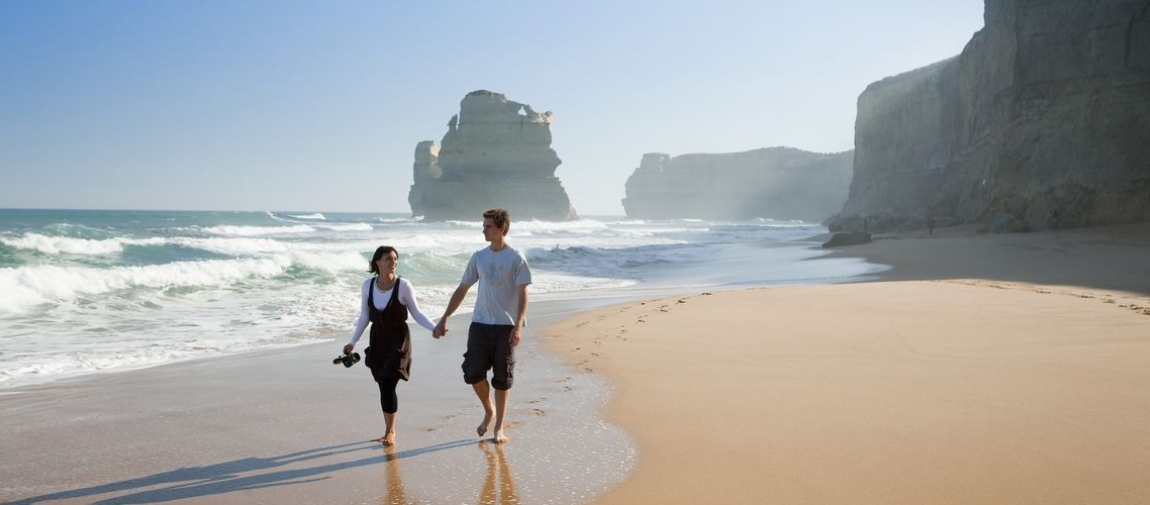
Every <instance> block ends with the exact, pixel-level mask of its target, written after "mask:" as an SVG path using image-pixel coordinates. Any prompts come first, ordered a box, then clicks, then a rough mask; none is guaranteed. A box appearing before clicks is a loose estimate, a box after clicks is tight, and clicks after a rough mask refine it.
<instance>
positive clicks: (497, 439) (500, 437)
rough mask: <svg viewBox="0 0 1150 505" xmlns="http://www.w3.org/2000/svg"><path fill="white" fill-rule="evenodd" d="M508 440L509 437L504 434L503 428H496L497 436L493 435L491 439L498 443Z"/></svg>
mask: <svg viewBox="0 0 1150 505" xmlns="http://www.w3.org/2000/svg"><path fill="white" fill-rule="evenodd" d="M508 440H509V439H508V438H507V436H506V435H504V434H503V428H498V429H496V430H495V436H494V437H492V439H491V441H492V442H495V443H497V444H502V443H504V442H506V441H508Z"/></svg>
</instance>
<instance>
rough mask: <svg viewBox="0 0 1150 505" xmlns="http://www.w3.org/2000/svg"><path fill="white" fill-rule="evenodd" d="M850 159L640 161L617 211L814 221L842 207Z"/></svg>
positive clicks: (736, 156) (778, 156)
mask: <svg viewBox="0 0 1150 505" xmlns="http://www.w3.org/2000/svg"><path fill="white" fill-rule="evenodd" d="M851 158H852V154H851V152H849V151H848V152H844V153H837V154H819V153H812V152H807V151H801V150H798V149H793V148H788V147H772V148H764V149H756V150H754V151H746V152H741V153H723V154H684V155H681V156H675V157H671V156H670V155H667V154H661V153H650V154H645V155H643V160H642V162H641V163H640V164H639V168H637V169H635V172H634V173H632V174H631V177H629V178H628V179H627V186H626V198H624V199H623V208H624V210H625V211H626V212H627V216H628V217H631V218H638V219H677V218H697V219H752V218H756V217H761V218H770V219H780V220H782V219H800V220H803V221H814V222H819V221H822V220H824V219H826V218H827V217H828V216H830V215H832V214H834V213H835V212H836V211H838V210H839V209H840V208H842V205H843V202H844V201H846V197H847V190H848V187H849V185H850V177H851Z"/></svg>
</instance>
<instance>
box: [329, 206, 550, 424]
mask: <svg viewBox="0 0 1150 505" xmlns="http://www.w3.org/2000/svg"><path fill="white" fill-rule="evenodd" d="M510 228H511V217H510V216H509V215H508V214H507V211H506V210H504V209H491V210H488V211H486V212H484V213H483V238H484V239H485V240H486V241H487V242H490V245H489V246H488V247H485V248H483V249H481V250H479V251H476V252H475V253H474V254H472V255H471V259H470V260H469V261H468V262H467V268H466V269H464V271H463V279H462V280H461V281H460V282H459V287H457V288H455V292H454V293H452V295H451V300H450V301H449V302H448V304H447V310H446V311H444V313H443V316H442V317H441V318H440V319H439V324H432V322H431V319H429V318H428V317H427V316H426V315H424V314H423V312H421V311H420V310H419V304H418V302H417V301H416V295H415V289H414V288H413V287H412V285H411V282H409V281H408V280H407V279H404V278H402V277H399V276H398V275H396V273H395V272H396V267H397V266H398V264H399V254H398V252H396V250H395V248H394V247H391V246H380V247H379V248H378V249H376V250H375V254H374V255H373V256H372V258H371V265H370V270H371V273H373V274H376V275H375V276H374V277H371V278H369V279H367V280H366V281H364V283H363V290H362V297H361V302H360V315H359V320H358V321H357V323H356V326H355V331H354V332H353V333H352V336H351V341H350V342H348V344H347V345H345V346H344V347H343V352H344V354H351V352H352V351H353V350H354V349H355V344H356V342H358V341H359V338H360V335H362V334H363V331H364V329H366V328H367V323H368V322H371V331H370V333H369V335H370V341H369V344H368V345H369V347H368V350H367V351H366V357H365V358H364V361H365V364H366V365H367V367H368V368H370V369H371V375H372V377H373V378H374V379H375V381H376V382H377V383H378V384H379V398H380V405H381V406H382V407H383V419H384V423H385V425H386V428H387V432H386V434H385V435H384V436H383V437H382V438H380V439H379V441H380V442H381V443H383V445H386V446H391V445H394V444H395V414H396V411H397V410H398V399H397V397H396V393H395V388H396V386H397V385H398V384H399V380H400V379H403V380H408V378H409V377H410V371H411V334H410V331H409V330H408V327H407V316H408V314H409V313H410V314H411V315H412V316H413V317H414V318H415V320H416V322H418V323H419V325H420V326H423V327H424V328H427V329H428V330H430V331H431V335H432V336H433V337H435V338H439V337H442V336H443V335H444V334H446V333H447V318H448V317H450V316H451V314H452V313H454V312H455V310H456V309H458V308H459V305H460V304H462V303H463V298H464V297H465V296H467V292H468V290H470V289H471V286H473V285H475V283H477V282H478V283H479V293H478V297H477V298H476V300H475V311H474V313H473V314H472V316H471V327H470V328H469V329H468V332H467V352H466V353H464V354H463V379H464V381H465V382H467V383H468V384H470V385H471V387H472V388H473V389H474V390H475V395H476V396H477V397H478V398H479V402H480V403H482V404H483V411H484V416H483V422H482V423H480V424H479V427H478V428H477V429H476V433H478V434H479V436H483V435H484V434H486V433H487V430H488V429H489V428H491V421H492V419H493V418H494V421H495V426H494V429H495V431H494V441H495V442H496V443H503V442H506V441H507V437H506V436H505V435H504V433H503V415H504V413H505V412H506V410H507V400H508V393H509V390H510V389H511V383H512V381H513V378H514V370H515V346H516V345H518V344H519V338H520V333H521V332H522V328H523V320H524V317H525V316H526V314H527V286H528V285H529V284H531V270H530V268H528V266H527V258H526V257H525V256H524V255H523V253H522V252H520V251H519V250H518V249H515V248H514V247H512V246H511V245H509V244H508V243H507V242H506V241H505V238H506V236H507V231H508V230H509V229H510ZM488 370H491V371H492V376H491V380H490V382H488V379H487V371H488ZM492 389H494V390H495V394H494V400H493V399H492V395H491V390H492Z"/></svg>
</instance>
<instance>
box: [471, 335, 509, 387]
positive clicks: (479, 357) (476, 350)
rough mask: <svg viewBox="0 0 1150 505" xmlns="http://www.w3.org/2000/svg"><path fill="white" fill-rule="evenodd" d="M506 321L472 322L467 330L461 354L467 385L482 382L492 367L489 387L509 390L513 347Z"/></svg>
mask: <svg viewBox="0 0 1150 505" xmlns="http://www.w3.org/2000/svg"><path fill="white" fill-rule="evenodd" d="M513 329H515V327H514V326H511V325H507V324H483V323H471V328H469V329H468V330H467V352H465V353H463V380H464V381H466V382H467V383H468V384H475V383H478V382H483V380H484V379H486V378H487V371H488V370H491V372H492V374H491V387H493V388H495V389H500V390H506V389H511V383H512V382H513V381H514V379H515V348H514V347H512V346H511V330H513Z"/></svg>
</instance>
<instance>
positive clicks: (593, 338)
mask: <svg viewBox="0 0 1150 505" xmlns="http://www.w3.org/2000/svg"><path fill="white" fill-rule="evenodd" d="M969 231H970V230H961V229H951V230H936V235H935V236H932V237H926V236H924V235H923V234H906V235H902V236H889V237H880V240H876V241H875V242H874V243H872V244H868V245H866V246H861V247H858V248H852V249H849V250H846V251H843V252H839V253H837V254H845V255H862V256H865V257H867V258H868V259H870V260H871V261H875V262H879V263H885V264H890V265H893V267H894V268H893V269H892V270H891V271H889V272H887V273H886V274H884V275H883V280H884V281H883V282H869V283H858V284H841V285H823V286H793V287H779V288H764V289H751V290H743V291H716V292H714V293H700V294H696V295H691V296H683V297H674V298H666V299H661V300H654V301H648V302H645V303H634V304H629V305H623V306H616V307H610V308H606V309H600V310H596V311H593V312H588V313H583V314H580V315H578V316H576V317H574V318H572V319H569V320H566V321H563V322H560V323H557V324H554V325H552V326H551V327H549V328H547V329H546V330H545V331H544V333H545V334H546V335H548V336H549V342H548V346H549V347H551V348H552V349H554V350H557V351H560V352H563V353H566V354H567V355H568V356H569V358H570V359H571V360H572V362H573V363H576V364H577V365H578V367H579V368H580V369H584V370H586V371H588V372H594V373H604V374H606V375H607V376H608V377H609V378H611V379H612V381H613V382H614V383H615V384H616V385H617V387H618V389H617V391H616V394H615V396H614V397H613V399H612V400H611V402H610V404H609V406H608V412H607V416H608V418H609V420H610V421H612V422H615V423H619V424H620V425H622V426H623V427H624V428H625V429H627V430H628V431H629V432H630V433H631V434H633V435H634V436H635V438H636V439H637V441H638V445H639V450H640V455H639V463H638V465H637V468H636V470H635V471H634V473H633V474H632V475H631V476H630V477H629V478H628V479H627V480H626V481H625V482H624V483H623V484H622V485H620V486H619V487H617V488H615V489H613V490H611V491H609V492H608V493H607V494H605V495H604V496H602V497H600V499H599V500H598V501H597V503H627V504H636V503H639V504H643V503H651V504H656V503H658V504H662V503H874V504H891V503H908V504H911V503H913V504H922V503H1043V504H1047V503H1130V504H1134V503H1150V479H1148V478H1147V469H1148V468H1150V227H1147V226H1146V225H1136V226H1124V227H1114V228H1106V229H1093V230H1078V231H1066V232H1057V233H1033V234H1017V235H1004V236H972V235H970V233H969ZM923 279H931V280H923Z"/></svg>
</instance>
